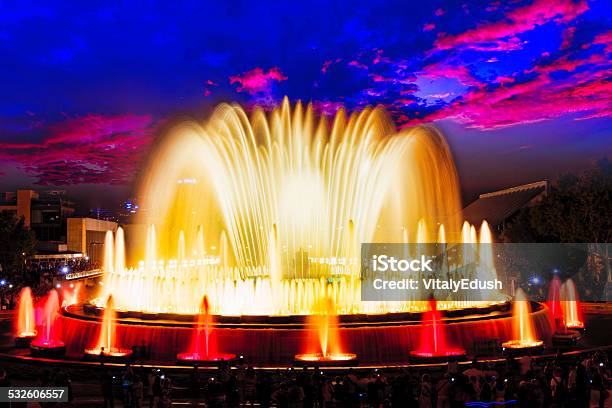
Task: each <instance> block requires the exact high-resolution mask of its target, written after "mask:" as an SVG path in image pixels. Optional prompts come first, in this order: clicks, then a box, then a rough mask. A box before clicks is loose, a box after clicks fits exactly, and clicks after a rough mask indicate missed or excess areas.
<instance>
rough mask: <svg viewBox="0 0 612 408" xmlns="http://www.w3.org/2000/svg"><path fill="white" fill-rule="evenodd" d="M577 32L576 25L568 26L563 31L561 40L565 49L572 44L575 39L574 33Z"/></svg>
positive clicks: (562, 47)
mask: <svg viewBox="0 0 612 408" xmlns="http://www.w3.org/2000/svg"><path fill="white" fill-rule="evenodd" d="M575 32H576V27H574V26H572V27H568V28H566V29H565V30H563V32H562V33H561V37H562V38H563V41H562V42H561V49H562V50H564V49H566V48H567V47H569V46H570V45H572V41H573V39H574V33H575Z"/></svg>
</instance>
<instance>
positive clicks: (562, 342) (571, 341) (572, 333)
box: [552, 330, 582, 346]
mask: <svg viewBox="0 0 612 408" xmlns="http://www.w3.org/2000/svg"><path fill="white" fill-rule="evenodd" d="M580 338H582V334H581V333H580V332H579V331H577V330H562V331H558V332H556V333H555V334H553V336H552V344H553V346H575V345H576V343H577V342H578V340H580Z"/></svg>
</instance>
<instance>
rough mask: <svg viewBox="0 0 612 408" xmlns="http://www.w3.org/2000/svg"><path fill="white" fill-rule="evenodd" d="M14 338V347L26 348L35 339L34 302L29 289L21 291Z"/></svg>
mask: <svg viewBox="0 0 612 408" xmlns="http://www.w3.org/2000/svg"><path fill="white" fill-rule="evenodd" d="M16 329H17V330H16V336H15V346H16V347H28V346H29V345H30V342H31V341H32V340H33V339H34V338H35V337H36V321H35V318H34V301H33V300H32V290H31V289H30V288H29V287H25V288H23V289H21V292H20V293H19V305H18V307H17V327H16Z"/></svg>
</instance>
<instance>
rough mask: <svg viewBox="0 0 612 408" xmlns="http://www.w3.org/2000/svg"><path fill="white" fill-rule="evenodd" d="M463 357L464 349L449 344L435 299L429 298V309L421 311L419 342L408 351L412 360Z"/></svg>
mask: <svg viewBox="0 0 612 408" xmlns="http://www.w3.org/2000/svg"><path fill="white" fill-rule="evenodd" d="M463 358H465V350H464V349H462V348H460V347H453V346H450V345H449V344H448V342H447V339H446V329H445V327H444V323H443V322H442V316H441V315H440V311H439V310H438V308H437V305H436V300H435V299H433V298H432V299H430V300H429V310H428V311H427V312H425V313H423V320H422V321H421V336H420V343H419V346H418V348H417V349H416V350H412V351H411V352H410V359H411V361H413V362H428V363H431V362H438V361H448V360H458V359H463Z"/></svg>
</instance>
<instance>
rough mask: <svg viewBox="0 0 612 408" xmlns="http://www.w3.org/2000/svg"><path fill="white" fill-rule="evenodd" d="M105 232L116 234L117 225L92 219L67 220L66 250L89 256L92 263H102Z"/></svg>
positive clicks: (112, 222)
mask: <svg viewBox="0 0 612 408" xmlns="http://www.w3.org/2000/svg"><path fill="white" fill-rule="evenodd" d="M106 231H113V233H114V232H116V231H117V223H116V222H114V221H106V220H97V219H94V218H68V227H67V236H68V240H67V242H66V244H67V249H68V251H72V252H78V253H82V254H85V255H87V256H89V258H90V259H91V260H92V262H93V263H102V259H103V257H104V236H105V235H106Z"/></svg>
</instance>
